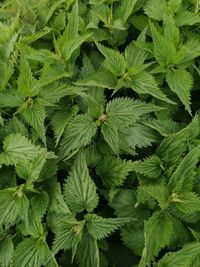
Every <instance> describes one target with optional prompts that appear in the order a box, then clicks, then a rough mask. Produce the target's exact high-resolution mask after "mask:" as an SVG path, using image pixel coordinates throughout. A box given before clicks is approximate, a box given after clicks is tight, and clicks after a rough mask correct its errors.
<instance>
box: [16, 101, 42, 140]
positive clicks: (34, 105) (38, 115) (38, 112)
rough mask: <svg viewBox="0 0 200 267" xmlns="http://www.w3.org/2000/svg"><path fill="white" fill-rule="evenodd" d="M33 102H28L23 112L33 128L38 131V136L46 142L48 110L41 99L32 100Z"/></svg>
mask: <svg viewBox="0 0 200 267" xmlns="http://www.w3.org/2000/svg"><path fill="white" fill-rule="evenodd" d="M30 101H31V102H30V103H29V102H27V103H26V107H25V108H24V109H22V110H21V113H22V115H23V117H24V119H25V120H26V122H27V123H29V124H30V125H31V126H32V127H33V129H34V130H35V131H36V133H37V135H38V137H39V138H40V139H41V140H42V141H43V143H45V142H46V137H45V127H44V121H45V118H46V112H45V108H44V106H42V105H41V104H40V102H39V101H37V100H36V101H34V100H30Z"/></svg>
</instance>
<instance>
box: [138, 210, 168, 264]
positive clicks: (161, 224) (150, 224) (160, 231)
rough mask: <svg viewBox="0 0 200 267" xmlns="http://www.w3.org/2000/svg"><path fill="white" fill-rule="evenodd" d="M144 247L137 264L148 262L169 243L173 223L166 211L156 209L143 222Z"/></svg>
mask: <svg viewBox="0 0 200 267" xmlns="http://www.w3.org/2000/svg"><path fill="white" fill-rule="evenodd" d="M144 231H145V247H144V250H143V254H142V258H141V261H140V264H139V266H140V267H143V266H146V265H147V264H150V262H151V260H153V257H155V256H157V255H158V253H159V251H160V250H161V249H162V248H164V247H165V246H166V245H168V244H169V242H170V240H171V238H172V234H173V224H172V220H171V218H170V216H169V214H168V213H166V212H162V211H158V212H155V213H154V214H153V216H152V217H151V218H150V219H149V220H148V221H146V222H145V226H144ZM155 232H156V233H157V234H156V235H155Z"/></svg>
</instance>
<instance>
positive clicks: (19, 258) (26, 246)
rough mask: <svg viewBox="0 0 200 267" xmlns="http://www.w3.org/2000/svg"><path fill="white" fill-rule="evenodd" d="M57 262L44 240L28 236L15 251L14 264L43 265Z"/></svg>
mask: <svg viewBox="0 0 200 267" xmlns="http://www.w3.org/2000/svg"><path fill="white" fill-rule="evenodd" d="M51 261H53V262H55V260H54V258H53V255H52V254H51V251H50V250H49V248H48V245H47V243H46V242H45V241H44V240H40V239H33V238H26V239H24V240H23V241H22V242H21V243H19V245H18V246H17V248H16V250H15V252H14V265H15V266H22V267H25V266H26V267H32V266H38V267H39V266H41V265H46V264H49V266H52V267H53V266H54V267H56V266H58V265H57V264H56V263H54V264H53V265H50V264H51Z"/></svg>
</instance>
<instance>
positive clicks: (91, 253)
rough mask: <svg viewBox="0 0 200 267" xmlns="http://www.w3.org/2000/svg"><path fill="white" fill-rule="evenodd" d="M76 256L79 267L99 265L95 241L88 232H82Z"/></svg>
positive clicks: (96, 266)
mask: <svg viewBox="0 0 200 267" xmlns="http://www.w3.org/2000/svg"><path fill="white" fill-rule="evenodd" d="M76 256H77V259H78V262H79V266H80V267H86V266H87V267H100V258H99V248H98V245H97V241H96V240H95V238H93V236H91V235H90V234H89V233H88V232H85V233H84V234H83V237H82V239H81V242H80V243H79V245H78V248H77V254H76Z"/></svg>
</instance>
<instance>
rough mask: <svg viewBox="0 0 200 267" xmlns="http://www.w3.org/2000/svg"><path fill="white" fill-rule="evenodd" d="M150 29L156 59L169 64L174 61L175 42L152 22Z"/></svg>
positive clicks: (160, 62)
mask: <svg viewBox="0 0 200 267" xmlns="http://www.w3.org/2000/svg"><path fill="white" fill-rule="evenodd" d="M161 1H162V0H161ZM154 2H155V0H154ZM150 29H151V34H152V38H153V43H154V56H155V58H156V60H157V61H158V63H159V64H163V65H168V64H169V63H172V62H173V58H174V57H175V55H176V49H175V46H174V44H173V43H172V42H170V40H168V39H166V38H164V37H163V36H162V35H161V34H160V33H159V32H158V30H157V29H156V27H155V26H154V24H152V23H150Z"/></svg>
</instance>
